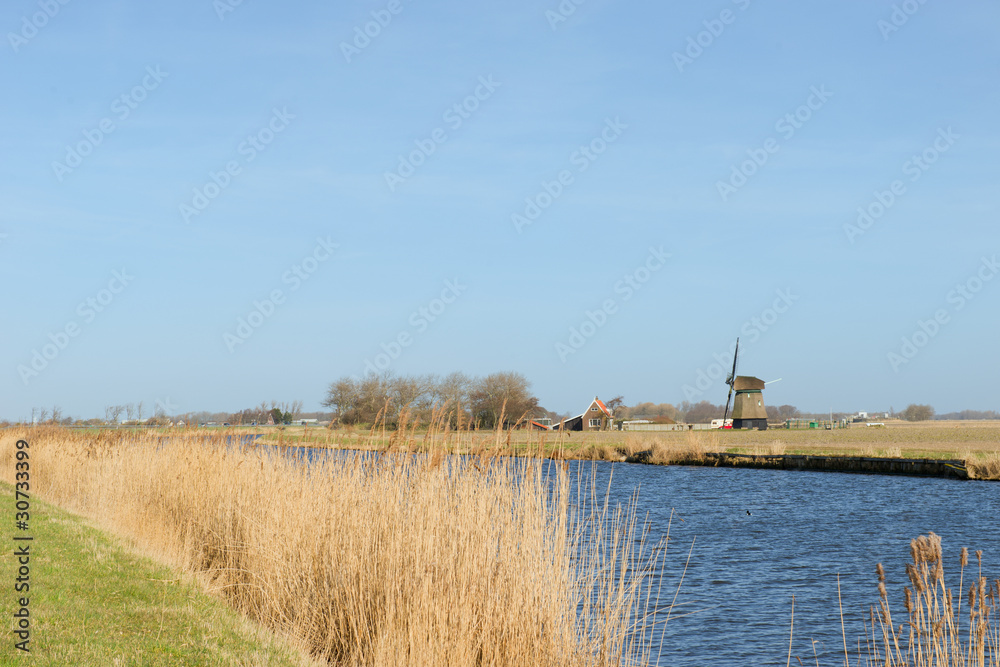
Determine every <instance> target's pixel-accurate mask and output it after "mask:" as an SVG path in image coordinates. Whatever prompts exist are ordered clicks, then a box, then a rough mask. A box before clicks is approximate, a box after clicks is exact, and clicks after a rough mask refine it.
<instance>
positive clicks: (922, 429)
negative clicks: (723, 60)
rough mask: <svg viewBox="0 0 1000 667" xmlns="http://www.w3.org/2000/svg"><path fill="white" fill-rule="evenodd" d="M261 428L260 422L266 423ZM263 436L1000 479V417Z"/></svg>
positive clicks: (300, 430) (315, 442)
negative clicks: (949, 470) (828, 425)
mask: <svg viewBox="0 0 1000 667" xmlns="http://www.w3.org/2000/svg"><path fill="white" fill-rule="evenodd" d="M258 430H259V429H258ZM265 432H266V433H267V434H268V435H267V437H266V438H264V439H262V440H261V442H267V443H270V444H282V445H304V446H313V447H333V448H346V449H377V450H382V449H387V448H403V449H423V448H427V447H430V446H432V445H442V446H444V447H445V448H446V449H447V450H448V451H453V452H476V451H482V450H484V449H492V450H494V451H504V452H505V453H509V454H514V455H528V456H544V457H546V458H553V459H586V460H607V461H621V460H623V459H624V458H626V457H628V456H631V455H633V454H635V453H637V452H641V451H650V450H652V454H653V455H652V457H651V462H652V463H661V464H669V463H684V462H692V461H693V460H696V459H698V457H699V456H701V455H702V454H704V453H706V452H728V453H745V454H809V455H824V456H868V457H883V458H933V459H960V460H964V461H966V462H967V465H969V466H970V467H971V468H972V469H973V470H974V472H975V476H976V477H977V478H979V479H1000V421H981V422H978V421H977V422H970V421H965V422H956V421H933V422H903V421H888V422H886V425H885V426H884V427H866V426H864V425H856V426H852V427H850V428H845V429H833V430H829V431H827V430H824V429H804V430H788V429H784V428H771V429H768V430H767V431H732V430H725V431H722V430H713V431H626V432H622V431H607V432H600V433H585V432H576V433H556V432H544V431H502V432H497V431H473V432H469V431H462V432H450V433H449V432H441V431H436V432H434V433H433V434H428V432H427V431H426V430H425V429H421V428H420V426H419V425H412V424H411V425H410V426H409V427H405V426H404V428H402V429H400V430H398V431H385V430H381V429H352V428H340V429H333V430H331V429H325V428H318V427H302V426H290V427H285V428H283V429H280V430H269V431H265Z"/></svg>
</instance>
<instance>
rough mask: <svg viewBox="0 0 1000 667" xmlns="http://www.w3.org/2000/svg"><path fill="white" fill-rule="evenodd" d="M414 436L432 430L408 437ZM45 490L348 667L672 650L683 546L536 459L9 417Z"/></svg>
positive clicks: (6, 437)
mask: <svg viewBox="0 0 1000 667" xmlns="http://www.w3.org/2000/svg"><path fill="white" fill-rule="evenodd" d="M400 437H401V438H402V443H401V444H402V445H405V444H406V441H407V440H409V439H410V438H412V437H419V436H414V434H405V433H404V434H402V435H401V436H400ZM18 438H24V439H26V440H28V441H29V442H30V455H31V471H32V472H31V475H32V476H31V485H32V489H31V490H32V492H33V493H35V494H37V495H39V496H41V497H43V498H45V499H47V500H49V501H52V502H54V503H56V504H58V505H60V506H62V507H65V508H68V509H71V510H73V511H76V512H78V513H80V514H82V515H84V516H87V517H90V518H92V519H93V520H95V521H96V522H98V523H99V524H101V525H103V526H104V527H106V528H107V529H109V530H111V531H113V532H115V533H117V534H119V535H122V536H124V537H126V538H127V539H129V540H131V541H132V542H133V543H134V544H135V545H136V546H137V547H138V548H140V549H141V550H142V551H144V552H146V553H148V554H150V555H154V556H155V557H157V558H159V559H160V560H163V561H165V562H168V563H170V564H172V565H174V566H176V567H179V568H183V569H185V570H187V571H190V572H193V573H196V574H197V575H198V576H199V577H200V578H202V580H203V581H204V582H205V583H206V584H207V585H208V586H209V588H210V589H212V590H214V591H217V592H218V593H219V594H220V595H222V596H223V597H224V598H225V599H226V600H228V601H229V603H230V604H231V605H232V606H234V607H235V608H237V609H238V610H240V611H241V612H243V613H244V614H246V615H247V616H248V617H251V618H253V619H255V620H257V621H259V622H260V623H262V624H264V625H266V626H269V627H272V628H274V629H275V630H276V631H277V632H279V633H282V634H285V635H288V636H290V637H292V638H294V639H295V640H297V641H298V642H300V643H303V644H304V645H306V646H308V647H309V651H310V652H311V653H312V654H313V655H314V656H315V657H317V658H320V659H322V660H326V661H329V662H331V663H337V664H345V665H403V664H406V665H456V666H463V667H465V666H468V665H498V666H499V665H529V664H530V665H572V666H576V665H625V664H646V663H649V662H651V661H655V660H656V656H654V655H652V654H651V650H652V649H651V647H652V646H659V636H658V635H660V634H661V633H662V630H663V625H664V621H665V618H664V617H665V616H666V617H669V606H667V607H668V608H664V607H663V606H661V605H659V604H658V596H659V592H660V590H659V587H660V582H662V581H663V579H662V577H661V576H659V574H660V572H661V570H662V564H663V561H662V559H663V556H664V547H665V544H662V543H661V544H648V543H647V542H646V540H645V537H646V533H645V531H644V528H643V525H642V523H641V522H640V521H639V519H638V517H637V516H636V511H635V505H634V504H633V505H632V506H630V507H625V508H622V507H616V506H611V505H609V504H608V503H607V501H606V500H604V499H603V498H606V496H602V494H601V493H600V492H599V491H598V489H597V488H596V487H595V485H594V482H593V478H591V482H590V484H589V485H588V484H587V483H580V482H578V483H577V484H574V483H572V482H571V477H570V475H569V473H568V472H567V471H566V469H565V467H564V464H562V463H559V462H546V461H542V460H539V459H527V458H519V459H514V458H495V457H491V456H489V455H488V454H486V453H482V454H480V455H478V456H465V457H455V456H447V455H445V453H444V451H443V450H441V449H438V450H436V451H435V452H434V453H432V454H430V455H419V456H417V455H410V454H408V453H406V452H399V453H384V454H382V455H375V454H371V453H361V452H353V453H346V452H339V453H333V454H330V455H317V457H316V458H314V460H312V461H311V462H306V461H303V460H301V459H300V458H296V457H295V456H292V455H290V454H289V452H288V450H280V449H272V448H258V447H240V446H237V445H233V444H227V442H226V441H225V439H224V438H223V437H221V436H213V437H211V438H206V437H205V436H204V435H203V434H202V433H198V432H195V431H183V432H179V433H171V434H170V436H169V437H163V436H161V435H160V434H157V433H154V432H114V431H101V432H97V433H94V432H73V431H67V430H64V429H60V428H54V427H50V428H35V429H20V430H18V429H9V430H5V431H3V432H2V434H0V466H2V470H3V476H4V478H6V479H7V480H12V479H13V474H14V465H13V463H14V460H13V456H14V454H13V452H14V443H15V441H16V440H17V439H18Z"/></svg>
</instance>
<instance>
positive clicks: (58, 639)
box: [0, 482, 315, 667]
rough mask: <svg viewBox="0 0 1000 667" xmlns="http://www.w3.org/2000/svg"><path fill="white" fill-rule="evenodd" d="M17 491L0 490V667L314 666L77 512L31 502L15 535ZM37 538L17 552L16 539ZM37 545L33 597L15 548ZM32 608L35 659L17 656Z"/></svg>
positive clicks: (189, 580) (32, 562)
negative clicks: (19, 614) (0, 539)
mask: <svg viewBox="0 0 1000 667" xmlns="http://www.w3.org/2000/svg"><path fill="white" fill-rule="evenodd" d="M14 503H15V498H14V491H13V489H12V487H11V486H10V485H9V484H7V483H5V482H0V507H2V510H0V517H2V521H3V526H4V531H3V534H4V542H5V544H4V546H3V549H2V553H3V556H2V560H0V562H2V568H0V573H2V574H0V590H2V591H3V593H2V597H0V600H2V608H3V610H4V611H3V613H4V618H5V619H6V623H5V627H4V633H3V640H2V644H0V665H19V664H32V665H53V666H55V665H58V666H60V667H63V666H65V665H94V666H98V665H99V666H101V667H107V666H114V665H163V666H164V667H166V666H168V665H170V666H175V665H241V666H243V665H247V666H249V665H261V666H264V665H288V666H293V665H298V666H301V665H313V664H315V663H312V662H310V661H308V660H307V659H306V658H304V657H303V654H302V653H300V652H299V651H298V650H297V649H296V648H293V647H291V646H289V645H287V644H286V643H283V642H282V641H281V640H280V639H278V638H277V637H275V636H274V635H273V634H271V633H269V632H267V631H264V630H261V629H260V628H257V627H254V626H253V625H252V624H251V623H249V622H248V621H246V620H245V619H243V618H242V617H241V616H240V615H239V614H237V613H236V612H235V611H233V610H231V609H230V608H228V607H227V606H226V605H225V604H223V603H222V602H220V601H218V600H216V599H214V598H212V597H210V596H209V595H207V594H206V593H204V592H203V591H202V590H201V588H200V587H199V586H198V584H197V582H196V581H194V580H193V578H191V577H189V576H184V575H181V574H178V573H176V572H173V571H171V570H170V569H169V568H166V567H164V566H162V565H159V564H157V563H155V562H154V561H152V560H150V559H149V558H145V557H142V556H139V555H136V554H135V553H133V552H131V551H130V550H129V548H128V547H127V546H126V545H124V544H123V543H122V542H121V540H119V539H117V538H114V537H112V536H109V535H107V534H105V533H103V532H101V531H100V530H97V529H95V528H93V527H91V526H89V525H87V523H86V522H85V521H84V520H83V519H81V518H79V517H77V516H74V515H72V514H70V513H68V512H65V511H63V510H61V509H59V508H57V507H54V506H52V505H49V504H47V503H45V502H42V501H41V500H39V499H37V498H35V497H34V496H33V495H32V497H31V499H30V504H31V508H30V520H29V524H28V525H29V529H28V530H27V531H18V530H17V529H16V528H15V512H16V508H15V506H14ZM14 533H16V534H17V536H31V537H32V538H33V539H32V540H31V541H30V542H26V541H20V542H15V541H14V540H13V537H14V536H15V535H14ZM23 545H30V562H29V567H30V574H29V577H30V581H29V582H28V583H29V585H30V589H29V591H28V592H27V593H24V592H22V593H17V592H15V590H14V583H15V579H16V578H17V577H18V574H17V572H18V568H19V563H18V562H17V560H18V559H17V557H15V555H14V551H15V548H17V547H21V546H23ZM24 596H26V597H28V598H29V605H28V609H29V613H30V624H31V625H30V630H29V631H30V641H29V643H28V644H27V647H28V648H29V649H30V653H28V654H25V653H24V652H23V651H21V650H18V649H17V648H15V643H16V642H17V641H19V639H18V638H17V637H15V636H14V634H13V632H12V620H13V614H14V613H15V612H16V611H17V610H18V608H19V604H18V599H19V598H20V597H24Z"/></svg>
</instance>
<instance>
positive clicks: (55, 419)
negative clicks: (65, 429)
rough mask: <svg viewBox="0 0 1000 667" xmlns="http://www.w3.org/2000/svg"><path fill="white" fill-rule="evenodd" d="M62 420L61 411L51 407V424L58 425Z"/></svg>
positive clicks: (54, 406) (56, 406)
mask: <svg viewBox="0 0 1000 667" xmlns="http://www.w3.org/2000/svg"><path fill="white" fill-rule="evenodd" d="M62 419H63V414H62V410H61V409H60V408H59V406H58V405H53V406H52V423H53V424H58V423H59V422H61V421H62Z"/></svg>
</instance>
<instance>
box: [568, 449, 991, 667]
mask: <svg viewBox="0 0 1000 667" xmlns="http://www.w3.org/2000/svg"><path fill="white" fill-rule="evenodd" d="M578 465H579V468H578V469H580V470H583V471H587V472H589V471H590V469H591V466H592V465H596V469H597V475H598V479H599V480H601V481H604V487H600V486H599V488H605V487H606V480H607V476H608V474H610V473H611V472H612V470H613V483H612V485H611V489H612V494H613V498H617V499H619V500H621V501H622V502H626V501H627V500H628V496H629V494H631V493H632V492H634V491H635V489H636V488H639V496H638V497H639V506H640V513H641V514H645V513H646V512H648V513H649V520H650V522H651V527H652V532H651V535H650V537H651V539H654V540H655V539H658V538H660V537H661V536H662V535H663V534H664V533H665V531H666V529H667V522H668V520H669V518H670V512H671V510H674V519H673V525H672V527H671V532H670V545H669V548H668V552H667V567H666V570H665V582H664V583H665V588H667V589H668V590H669V594H668V595H666V598H667V599H666V600H665V602H669V599H670V597H672V595H673V590H674V589H675V588H676V586H677V583H678V581H679V579H680V576H681V572H682V570H683V567H684V560H685V559H686V558H687V555H688V551H689V549H691V545H692V542H693V544H694V546H693V551H692V552H691V553H692V555H691V560H690V565H689V567H688V570H687V574H686V575H685V577H684V581H683V584H682V585H681V588H680V594H679V596H678V598H677V602H678V604H683V605H684V606H682V607H678V608H677V612H675V613H689V612H692V611H696V612H697V613H694V614H691V615H689V616H683V617H680V618H672V619H671V620H670V622H669V623H668V624H667V627H666V632H665V635H664V638H663V642H662V645H661V646H660V647H659V649H660V651H661V653H660V660H659V664H661V665H692V666H693V665H699V666H702V665H719V666H727V667H728V666H734V665H785V664H786V661H787V659H788V641H789V622H790V620H791V611H792V596H795V623H794V636H793V640H792V656H793V657H792V664H793V665H797V664H799V661H798V660H797V659H796V658H797V657H798V658H800V659H801V662H802V664H806V665H814V664H816V658H814V656H813V647H814V646H815V650H816V654H817V656H818V657H819V663H820V664H821V665H842V664H843V652H844V649H843V639H842V636H841V625H840V616H839V612H838V606H837V604H838V603H837V575H838V573H839V574H840V587H841V596H842V600H843V607H844V624H845V629H846V634H847V644H848V651H849V652H850V654H851V656H852V664H853V662H854V661H855V660H856V655H857V649H858V641H859V639H860V641H861V642H862V644H863V642H864V634H865V629H864V625H863V620H865V619H867V618H868V609H869V607H870V606H871V605H874V604H876V603H877V600H878V592H877V585H878V580H877V577H876V574H875V565H876V564H877V563H882V564H883V566H884V567H885V571H886V587H887V589H888V591H889V602H890V605H891V607H892V610H893V612H894V620H895V622H896V625H898V624H899V623H900V622H903V621H904V620H905V610H904V608H903V599H904V598H903V595H904V594H903V587H904V585H906V584H907V583H908V580H907V578H906V571H905V564H906V563H907V562H909V559H910V552H909V545H910V540H911V539H912V538H915V537H917V536H919V535H921V534H927V533H928V532H929V531H934V532H935V533H937V534H938V535H940V536H941V538H942V543H943V550H944V558H945V562H944V565H945V578H946V582H947V585H948V586H950V587H953V588H955V589H956V591H957V589H958V574H959V554H960V551H961V548H962V547H963V546H966V547H968V548H969V551H970V566H972V569H973V570H974V569H975V563H976V560H975V556H974V553H973V552H975V550H976V549H982V550H983V551H984V554H983V563H984V575H986V576H987V577H988V578H990V579H994V578H1000V567H998V564H1000V524H998V519H1000V484H998V483H995V482H994V483H990V482H973V481H959V480H945V479H933V478H917V477H901V476H900V477H892V476H876V475H853V474H842V473H817V472H797V471H771V470H750V469H721V468H695V467H661V466H643V465H628V464H614V465H613V467H612V464H607V463H598V464H592V463H583V464H578ZM599 485H600V481H599ZM748 510H749V511H750V513H751V515H749V516H748V515H747V511H748ZM966 574H967V576H966V588H967V587H968V582H969V576H968V575H969V572H967V573H966ZM814 640H815V642H816V643H815V644H813V641H814ZM654 652H655V651H654Z"/></svg>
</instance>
